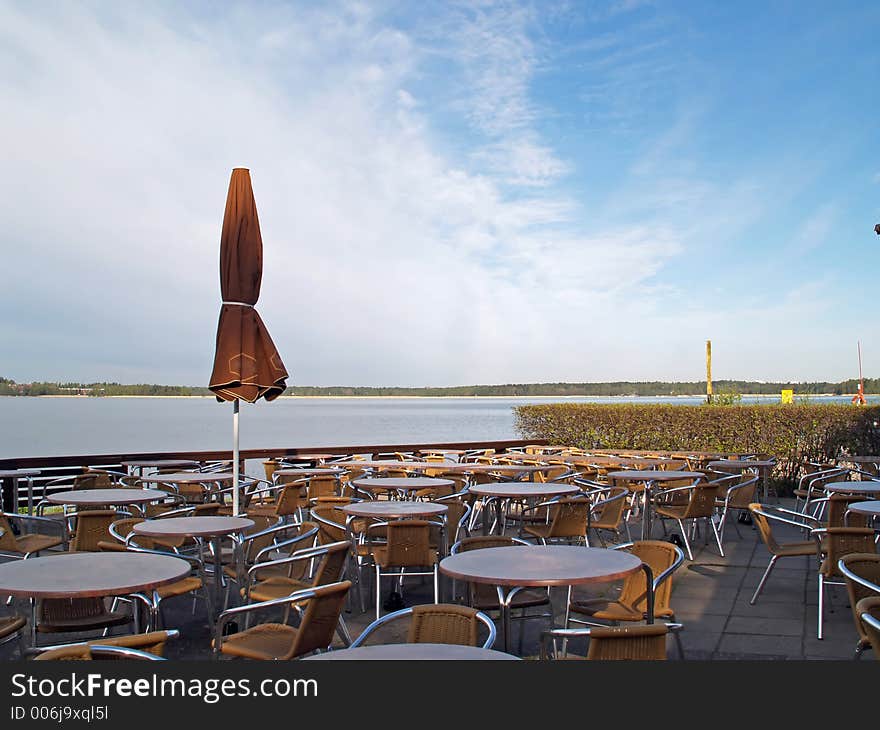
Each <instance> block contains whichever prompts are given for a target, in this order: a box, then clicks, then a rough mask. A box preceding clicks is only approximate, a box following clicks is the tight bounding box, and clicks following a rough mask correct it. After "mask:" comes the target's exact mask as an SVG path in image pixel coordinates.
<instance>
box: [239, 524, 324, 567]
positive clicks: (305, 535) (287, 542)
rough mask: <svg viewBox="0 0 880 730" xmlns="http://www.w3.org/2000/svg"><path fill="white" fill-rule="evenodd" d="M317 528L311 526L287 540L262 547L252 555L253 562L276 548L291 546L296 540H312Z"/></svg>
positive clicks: (258, 560)
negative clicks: (309, 528)
mask: <svg viewBox="0 0 880 730" xmlns="http://www.w3.org/2000/svg"><path fill="white" fill-rule="evenodd" d="M291 527H296V525H291ZM318 532H319V530H318V528H317V527H313V528H312V529H311V530H307V531H306V532H304V533H303V534H302V535H297V536H296V537H291V538H288V539H287V540H282V541H281V542H276V543H273V544H271V545H267V546H266V547H264V548H262V549H261V550H260V551H259V552H258V553H257V554H256V555H255V556H254V564H256V563H259V562H260V558H261V557H262V556H264V555H269V554H271V553H273V552H276V551H278V550H283V549H284V548H288V547H291V546H292V545H296V544H297V543H298V542H303V541H305V540H313V539H314V538H315V537H316V536H317V534H318Z"/></svg>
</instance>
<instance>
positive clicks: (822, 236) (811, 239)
mask: <svg viewBox="0 0 880 730" xmlns="http://www.w3.org/2000/svg"><path fill="white" fill-rule="evenodd" d="M837 208H838V206H837V204H836V203H825V204H824V205H822V206H820V207H819V208H817V209H816V210H815V211H814V212H813V213H812V214H810V215H809V216H808V217H807V218H806V220H804V222H803V223H802V224H801V226H800V228H799V229H798V231H797V232H796V233H795V235H794V237H793V239H792V243H791V247H790V251H791V253H792V254H794V255H796V256H803V255H805V254H808V253H810V252H811V251H814V250H815V249H817V248H819V247H820V246H822V245H824V244H825V243H827V241H828V236H829V235H830V234H831V232H832V230H833V228H834V224H835V221H836V219H837Z"/></svg>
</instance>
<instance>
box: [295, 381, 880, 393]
mask: <svg viewBox="0 0 880 730" xmlns="http://www.w3.org/2000/svg"><path fill="white" fill-rule="evenodd" d="M712 385H713V389H714V390H715V391H716V392H727V393H743V394H750V395H779V393H780V391H781V390H783V389H792V390H794V392H795V394H798V395H818V394H822V393H831V394H833V395H848V394H853V393H855V392H856V391H857V390H858V385H859V383H858V380H844V381H842V382H840V383H827V382H816V383H792V382H788V383H759V382H754V381H748V380H714V381H713V382H712ZM865 393H866V394H880V378H874V379H871V378H867V379H866V380H865ZM287 394H288V395H312V396H315V395H349V396H383V395H384V396H389V395H398V396H400V395H402V396H407V395H409V396H472V395H487V396H491V395H494V396H661V395H691V396H700V395H706V381H705V380H702V381H694V382H683V383H670V382H664V381H645V382H616V383H515V384H507V385H462V386H457V387H452V388H394V387H388V388H367V387H362V388H356V387H346V386H332V387H323V388H322V387H317V386H301V385H298V386H293V387H291V388H288V390H287Z"/></svg>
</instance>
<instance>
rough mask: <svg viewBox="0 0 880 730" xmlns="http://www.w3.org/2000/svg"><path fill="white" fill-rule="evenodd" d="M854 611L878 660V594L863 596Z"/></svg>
mask: <svg viewBox="0 0 880 730" xmlns="http://www.w3.org/2000/svg"><path fill="white" fill-rule="evenodd" d="M856 613H857V614H858V615H859V617H860V619H861V622H862V631H863V632H864V634H865V637H866V639H867V641H868V643H869V644H870V645H871V648H872V649H873V650H874V659H877V660H880V596H869V597H868V598H863V599H862V600H861V601H859V602H858V604H857V605H856Z"/></svg>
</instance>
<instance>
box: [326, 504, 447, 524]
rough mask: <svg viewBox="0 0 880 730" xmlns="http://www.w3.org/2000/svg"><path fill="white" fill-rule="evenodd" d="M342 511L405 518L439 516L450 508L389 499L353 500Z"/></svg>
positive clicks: (359, 514) (385, 517) (366, 515)
mask: <svg viewBox="0 0 880 730" xmlns="http://www.w3.org/2000/svg"><path fill="white" fill-rule="evenodd" d="M342 511H343V512H345V514H347V515H350V516H352V517H375V518H378V519H394V520H399V519H405V518H407V517H439V516H440V515H445V514H446V513H447V512H448V511H449V508H448V507H447V506H446V505H445V504H436V503H435V502H404V501H402V500H399V499H389V500H386V501H382V502H352V503H351V504H346V505H343V507H342Z"/></svg>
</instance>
